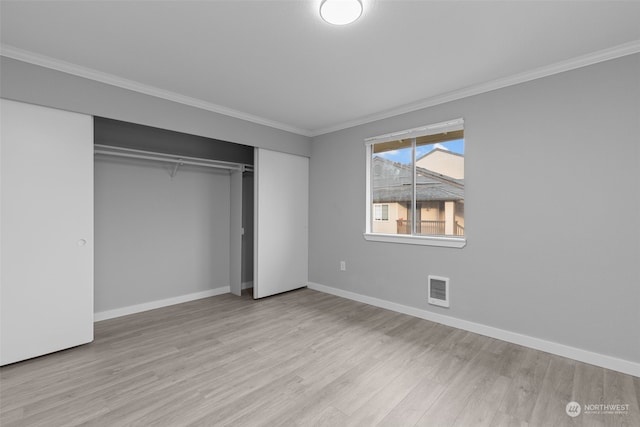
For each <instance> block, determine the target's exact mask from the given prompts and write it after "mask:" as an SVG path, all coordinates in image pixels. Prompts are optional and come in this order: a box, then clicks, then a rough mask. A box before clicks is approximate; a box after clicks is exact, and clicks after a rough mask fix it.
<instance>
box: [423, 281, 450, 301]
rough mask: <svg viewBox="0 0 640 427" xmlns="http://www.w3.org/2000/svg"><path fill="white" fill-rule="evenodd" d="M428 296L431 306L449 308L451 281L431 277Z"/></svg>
mask: <svg viewBox="0 0 640 427" xmlns="http://www.w3.org/2000/svg"><path fill="white" fill-rule="evenodd" d="M427 295H428V302H429V304H433V305H439V306H441V307H449V279H448V278H447V277H440V276H429V285H428V290H427Z"/></svg>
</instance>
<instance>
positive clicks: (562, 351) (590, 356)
mask: <svg viewBox="0 0 640 427" xmlns="http://www.w3.org/2000/svg"><path fill="white" fill-rule="evenodd" d="M307 287H308V288H309V289H313V290H316V291H320V292H324V293H327V294H332V295H336V296H339V297H342V298H347V299H350V300H354V301H358V302H362V303H365V304H369V305H373V306H376V307H380V308H384V309H387V310H391V311H395V312H398V313H403V314H408V315H409V316H414V317H419V318H421V319H425V320H430V321H432V322H437V323H441V324H443V325H447V326H451V327H454V328H458V329H463V330H465V331H469V332H474V333H476V334H480V335H485V336H487V337H491V338H496V339H499V340H502V341H507V342H510V343H513V344H518V345H522V346H524V347H529V348H533V349H535V350H540V351H544V352H546V353H551V354H555V355H558V356H563V357H568V358H569V359H574V360H577V361H580V362H584V363H589V364H591V365H595V366H600V367H602V368H607V369H611V370H614V371H618V372H622V373H624V374H629V375H633V376H636V377H640V363H636V362H631V361H629V360H624V359H618V358H616V357H612V356H607V355H604V354H600V353H594V352H591V351H588V350H583V349H580V348H576V347H570V346H567V345H564V344H559V343H555V342H552V341H546V340H543V339H540V338H534V337H531V336H528V335H523V334H519V333H517V332H511V331H507V330H504V329H499V328H494V327H492V326H487V325H483V324H480V323H475V322H471V321H468V320H463V319H458V318H455V317H451V316H445V315H442V314H438V313H433V312H430V311H427V310H422V309H419V308H415V307H409V306H406V305H402V304H398V303H395V302H390V301H385V300H382V299H378V298H374V297H369V296H366V295H361V294H357V293H354V292H349V291H344V290H342V289H337V288H332V287H330V286H325V285H320V284H318V283H312V282H309V283H308V284H307Z"/></svg>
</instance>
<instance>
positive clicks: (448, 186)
mask: <svg viewBox="0 0 640 427" xmlns="http://www.w3.org/2000/svg"><path fill="white" fill-rule="evenodd" d="M398 134H399V135H398V136H400V137H402V138H399V139H393V137H392V136H391V137H389V136H386V137H379V138H380V139H382V142H375V139H374V143H372V144H369V146H370V148H369V149H368V152H369V155H370V157H369V161H370V162H371V163H370V169H369V189H368V190H369V192H370V193H369V194H370V202H371V204H370V207H371V219H372V221H371V223H370V231H369V232H370V233H380V234H403V235H414V236H447V237H448V236H451V237H458V236H464V130H463V129H462V120H461V119H460V120H456V121H452V122H446V123H442V124H438V125H432V126H427V127H425V128H422V129H418V130H417V132H416V130H412V131H407V132H399V133H398ZM406 134H408V136H409V137H407V138H404V136H405V135H406ZM383 207H385V208H383ZM383 209H384V210H383ZM385 214H386V215H385ZM383 218H384V221H382V219H383Z"/></svg>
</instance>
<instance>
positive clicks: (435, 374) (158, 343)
mask: <svg viewBox="0 0 640 427" xmlns="http://www.w3.org/2000/svg"><path fill="white" fill-rule="evenodd" d="M0 375H1V376H0V380H1V383H0V398H1V402H0V424H1V425H2V426H3V427H10V426H46V427H56V426H79V425H82V426H187V425H188V426H331V427H339V426H368V427H374V426H392V427H398V426H435V427H448V426H451V427H459V426H461V427H469V426H472V427H474V426H494V427H500V426H520V427H522V426H544V427H547V426H635V427H637V426H640V410H639V406H640V403H639V402H638V398H639V396H640V379H639V378H637V377H633V376H629V375H624V374H621V373H618V372H614V371H610V370H607V369H602V368H598V367H594V366H591V365H587V364H584V363H580V362H576V361H573V360H570V359H565V358H562V357H558V356H553V355H550V354H547V353H543V352H540V351H536V350H531V349H528V348H525V347H520V346H517V345H513V344H509V343H506V342H502V341H498V340H495V339H492V338H487V337H483V336H481V335H476V334H473V333H470V332H465V331H462V330H457V329H454V328H450V327H448V326H443V325H440V324H436V323H432V322H429V321H426V320H421V319H416V318H413V317H410V316H406V315H402V314H398V313H394V312H391V311H387V310H383V309H379V308H376V307H372V306H368V305H365V304H361V303H357V302H354V301H350V300H346V299H342V298H338V297H335V296H331V295H327V294H323V293H319V292H316V291H312V290H309V289H301V290H298V291H294V292H289V293H286V294H282V295H278V296H275V297H272V298H267V299H263V300H259V301H254V300H252V299H251V298H250V297H249V296H243V297H235V296H232V295H221V296H217V297H212V298H207V299H202V300H198V301H192V302H188V303H185V304H180V305H175V306H171V307H166V308H162V309H158V310H153V311H148V312H145V313H139V314H135V315H131V316H127V317H121V318H118V319H112V320H106V321H102V322H98V323H96V325H95V341H94V342H93V343H91V344H88V345H84V346H80V347H76V348H73V349H69V350H65V351H61V352H58V353H55V354H51V355H48V356H43V357H40V358H36V359H32V360H28V361H24V362H20V363H16V364H13V365H9V366H6V367H3V368H1V369H0ZM572 400H575V401H577V402H579V403H582V404H583V405H584V404H587V403H590V404H603V403H604V404H615V403H619V404H626V405H629V410H628V411H627V412H626V413H623V414H617V415H616V414H602V413H601V414H581V415H579V416H578V417H576V418H571V417H569V416H568V415H567V414H566V412H565V407H566V405H567V403H568V402H570V401H572Z"/></svg>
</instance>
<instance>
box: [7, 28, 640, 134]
mask: <svg viewBox="0 0 640 427" xmlns="http://www.w3.org/2000/svg"><path fill="white" fill-rule="evenodd" d="M636 53H640V40H633V41H630V42H628V43H623V44H621V45H618V46H614V47H611V48H608V49H603V50H599V51H596V52H593V53H589V54H586V55H581V56H577V57H575V58H571V59H568V60H565V61H561V62H557V63H555V64H551V65H547V66H544V67H539V68H536V69H533V70H530V71H525V72H523V73H519V74H514V75H512V76H508V77H504V78H500V79H496V80H492V81H490V82H485V83H480V84H477V85H472V86H468V87H466V88H462V89H459V90H454V91H451V92H447V93H443V94H439V95H436V96H432V97H429V98H426V99H423V100H422V101H419V102H416V103H412V104H407V105H403V106H401V107H398V108H394V109H390V110H386V111H383V112H380V113H376V114H372V115H368V116H364V117H360V118H358V119H355V120H350V121H346V122H343V123H339V124H336V125H333V126H328V127H325V128H320V129H315V130H308V129H301V128H298V127H295V126H291V125H288V124H286V123H280V122H276V121H273V120H269V119H266V118H263V117H259V116H255V115H252V114H248V113H244V112H242V111H237V110H233V109H231V108H227V107H224V106H222V105H217V104H213V103H210V102H207V101H203V100H201V99H197V98H192V97H189V96H184V95H181V94H179V93H175V92H171V91H167V90H164V89H160V88H157V87H154V86H150V85H145V84H143V83H139V82H136V81H133V80H128V79H124V78H122V77H118V76H115V75H113V74H108V73H104V72H101V71H97V70H94V69H91V68H86V67H82V66H79V65H76V64H72V63H69V62H66V61H61V60H58V59H55V58H51V57H48V56H45V55H40V54H37V53H34V52H29V51H27V50H23V49H19V48H16V47H13V46H9V45H5V44H1V45H0V55H1V56H5V57H7V58H12V59H16V60H18V61H23V62H27V63H30V64H34V65H38V66H41V67H45V68H50V69H53V70H57V71H61V72H63V73H67V74H72V75H75V76H78V77H83V78H86V79H90V80H94V81H98V82H101V83H105V84H108V85H112V86H116V87H120V88H123V89H128V90H131V91H134V92H139V93H142V94H145V95H150V96H154V97H157V98H162V99H166V100H168V101H173V102H177V103H180V104H184V105H188V106H191V107H195V108H200V109H202V110H207V111H211V112H214V113H218V114H222V115H225V116H229V117H234V118H236V119H240V120H245V121H248V122H252V123H256V124H260V125H264V126H269V127H272V128H275V129H280V130H283V131H286V132H291V133H295V134H298V135H302V136H308V137H316V136H320V135H324V134H327V133H331V132H337V131H339V130H343V129H347V128H350V127H354V126H359V125H363V124H367V123H371V122H375V121H377V120H383V119H388V118H390V117H394V116H398V115H401V114H406V113H411V112H414V111H417V110H421V109H423V108H428V107H433V106H436V105H439V104H444V103H446V102H451V101H456V100H458V99H462V98H467V97H470V96H474V95H479V94H482V93H486V92H491V91H494V90H497V89H502V88H505V87H508V86H513V85H517V84H520V83H526V82H528V81H531V80H536V79H540V78H543V77H548V76H552V75H554V74H559V73H563V72H565V71H570V70H575V69H577V68H582V67H586V66H589V65H593V64H597V63H599V62H604V61H608V60H611V59H616V58H620V57H623V56H627V55H633V54H636Z"/></svg>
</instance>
